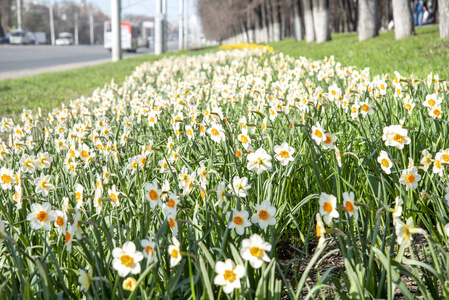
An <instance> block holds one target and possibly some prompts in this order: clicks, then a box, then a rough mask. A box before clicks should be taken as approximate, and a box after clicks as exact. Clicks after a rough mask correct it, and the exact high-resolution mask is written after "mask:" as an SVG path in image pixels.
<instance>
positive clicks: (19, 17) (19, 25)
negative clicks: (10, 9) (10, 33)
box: [17, 0, 22, 29]
mask: <svg viewBox="0 0 449 300" xmlns="http://www.w3.org/2000/svg"><path fill="white" fill-rule="evenodd" d="M20 1H22V0H17V28H18V29H22V4H21V3H20Z"/></svg>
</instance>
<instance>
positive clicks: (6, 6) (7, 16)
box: [0, 0, 11, 36]
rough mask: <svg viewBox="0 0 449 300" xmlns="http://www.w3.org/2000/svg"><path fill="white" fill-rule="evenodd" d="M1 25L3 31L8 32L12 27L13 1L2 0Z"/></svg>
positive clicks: (0, 7)
mask: <svg viewBox="0 0 449 300" xmlns="http://www.w3.org/2000/svg"><path fill="white" fill-rule="evenodd" d="M0 23H1V24H0V26H1V27H2V29H3V33H4V34H5V36H6V34H7V33H8V32H9V30H10V29H11V27H10V25H11V1H10V0H2V1H0Z"/></svg>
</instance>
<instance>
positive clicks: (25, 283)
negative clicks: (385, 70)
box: [0, 46, 449, 299]
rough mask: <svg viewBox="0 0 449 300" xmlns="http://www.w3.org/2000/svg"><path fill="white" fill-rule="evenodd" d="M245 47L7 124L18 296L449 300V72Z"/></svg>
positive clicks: (7, 182) (3, 229)
mask: <svg viewBox="0 0 449 300" xmlns="http://www.w3.org/2000/svg"><path fill="white" fill-rule="evenodd" d="M237 48H243V49H242V50H231V51H220V52H218V53H215V54H203V55H201V56H199V55H197V56H182V57H176V58H165V59H161V60H159V61H157V62H156V63H153V64H143V65H141V66H140V67H138V68H137V69H136V71H135V72H134V73H133V74H132V76H129V77H128V78H127V80H126V81H125V82H124V83H123V85H122V86H119V85H117V84H116V83H114V82H111V84H108V85H105V86H104V87H103V88H99V89H97V90H96V91H95V92H94V93H93V95H92V97H88V98H80V99H76V100H73V101H72V102H71V103H70V105H68V106H62V107H60V108H58V109H54V110H53V112H52V113H50V114H48V116H46V117H45V118H42V117H41V116H40V115H39V113H34V112H31V111H24V112H23V114H22V120H21V122H18V121H17V120H16V121H13V120H11V119H7V118H3V119H2V121H1V122H0V130H1V132H3V134H5V136H7V138H6V139H5V140H4V141H2V142H1V143H0V166H1V169H0V185H1V195H2V198H1V199H2V200H1V205H0V209H1V217H0V219H1V220H2V221H0V239H1V240H2V243H1V244H0V249H1V250H2V253H3V256H2V258H1V260H2V264H1V266H0V268H1V272H0V289H1V291H2V293H4V294H5V295H7V298H21V297H23V296H24V295H34V294H37V295H38V297H41V298H56V297H57V296H58V295H60V296H62V295H63V297H67V298H75V299H78V298H80V297H81V295H83V294H85V295H88V296H89V297H94V298H102V299H111V298H117V297H118V298H127V297H129V298H140V299H154V298H159V297H160V298H162V297H164V296H166V297H170V298H182V299H184V298H189V297H191V298H193V299H196V298H203V299H212V298H220V297H221V298H226V297H243V298H245V299H255V298H263V299H265V298H269V297H271V298H276V299H278V298H281V297H283V296H287V297H289V298H298V297H300V296H302V295H304V293H306V294H309V296H311V297H316V296H318V294H319V293H321V294H322V295H325V296H328V297H332V298H333V297H336V296H337V295H339V296H341V297H343V298H345V297H348V296H351V295H352V296H354V297H368V296H372V297H376V298H393V297H395V296H399V295H401V296H404V297H411V296H412V294H416V295H419V296H423V297H429V298H432V297H440V296H443V297H449V290H448V288H447V287H446V280H447V277H448V276H447V271H446V270H447V269H448V268H449V260H448V258H449V253H448V252H447V250H446V247H447V241H448V240H447V236H446V234H445V232H447V231H449V228H448V227H447V226H445V225H446V224H447V223H448V217H447V213H448V210H449V206H448V201H449V196H448V195H449V194H448V195H446V193H447V192H448V189H447V186H448V180H447V179H448V170H447V168H448V164H449V149H448V148H449V145H448V144H449V141H448V140H447V139H446V136H447V132H448V129H449V126H448V122H447V115H448V107H447V100H448V96H447V82H446V81H443V80H439V78H438V75H432V74H430V75H429V77H428V78H427V80H424V81H423V80H419V79H417V78H414V77H411V78H405V77H403V76H401V75H400V74H395V76H394V77H392V78H390V77H389V76H388V75H378V76H375V77H371V75H370V73H369V69H364V70H357V69H356V68H355V67H343V66H341V65H340V64H339V63H337V62H335V61H334V59H333V57H331V58H329V59H325V60H323V61H311V60H308V59H306V58H304V57H300V58H299V59H295V58H292V57H288V56H285V55H283V54H282V53H274V52H271V51H270V52H269V51H267V49H266V48H258V47H249V48H248V47H240V46H238V47H237ZM445 198H446V199H445ZM448 233H449V232H448ZM417 236H418V237H420V238H419V239H421V241H425V242H420V243H414V241H415V240H416V239H417V238H416V237H417ZM280 244H282V245H285V244H287V245H289V247H290V248H291V249H294V254H292V255H291V259H290V260H287V261H286V260H285V259H284V260H282V262H281V261H280V260H279V259H278V255H279V253H278V251H277V249H278V245H280ZM335 253H338V254H339V255H341V257H342V258H343V259H342V260H343V262H344V265H340V266H338V267H336V266H332V267H322V262H323V261H324V260H326V258H327V257H331V256H332V255H333V254H335ZM299 271H301V272H299ZM310 276H313V277H314V278H317V279H316V280H315V281H314V282H313V285H312V286H309V285H308V283H306V282H307V278H309V277H310ZM404 276H406V277H407V278H408V280H409V281H410V280H411V281H412V282H414V283H415V284H416V286H417V288H414V289H411V288H410V284H407V282H409V281H405V280H403V278H404ZM308 282H309V283H310V281H308Z"/></svg>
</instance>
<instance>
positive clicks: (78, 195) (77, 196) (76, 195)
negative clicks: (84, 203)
mask: <svg viewBox="0 0 449 300" xmlns="http://www.w3.org/2000/svg"><path fill="white" fill-rule="evenodd" d="M75 199H76V201H79V200H80V199H81V193H80V192H76V193H75Z"/></svg>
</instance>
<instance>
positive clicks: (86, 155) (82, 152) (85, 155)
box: [81, 150, 89, 158]
mask: <svg viewBox="0 0 449 300" xmlns="http://www.w3.org/2000/svg"><path fill="white" fill-rule="evenodd" d="M81 156H82V157H84V158H86V157H89V153H87V151H86V150H83V151H81Z"/></svg>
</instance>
